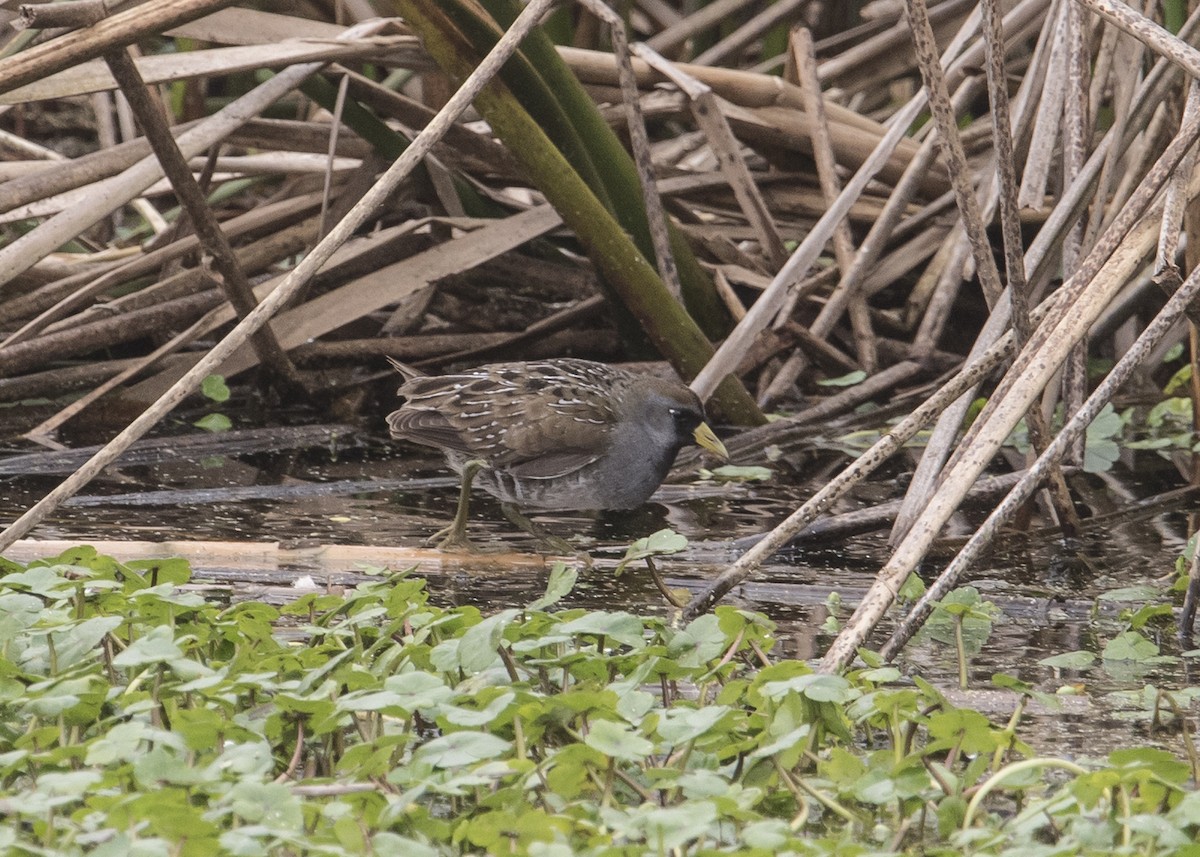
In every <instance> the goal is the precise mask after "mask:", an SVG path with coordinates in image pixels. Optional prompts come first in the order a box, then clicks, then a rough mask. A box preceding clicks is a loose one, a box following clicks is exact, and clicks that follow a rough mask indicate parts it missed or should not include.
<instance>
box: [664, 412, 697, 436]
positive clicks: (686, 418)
mask: <svg viewBox="0 0 1200 857" xmlns="http://www.w3.org/2000/svg"><path fill="white" fill-rule="evenodd" d="M667 413H669V414H670V415H671V419H673V420H674V421H675V425H677V426H680V427H681V428H683V429H686V430H687V431H691V430H692V428H693V427H694V426H695V424H696V423H698V422H699V421H700V418H699V417H697V416H696V414H694V413H692V412H691V411H689V410H686V409H685V408H667Z"/></svg>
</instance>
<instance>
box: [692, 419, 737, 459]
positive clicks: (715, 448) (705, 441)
mask: <svg viewBox="0 0 1200 857" xmlns="http://www.w3.org/2000/svg"><path fill="white" fill-rule="evenodd" d="M692 437H694V438H695V439H696V443H697V444H699V445H700V446H702V447H704V448H705V449H707V450H708V451H709V452H711V453H712V454H713V455H718V456H720V457H721V459H722V460H723V461H728V460H729V451H728V450H727V449H725V444H723V443H721V439H720V438H719V437H717V436H716V435H715V434H713V430H712V429H710V428H709V427H708V423H700V425H698V426H696V430H695V431H694V432H693V433H692Z"/></svg>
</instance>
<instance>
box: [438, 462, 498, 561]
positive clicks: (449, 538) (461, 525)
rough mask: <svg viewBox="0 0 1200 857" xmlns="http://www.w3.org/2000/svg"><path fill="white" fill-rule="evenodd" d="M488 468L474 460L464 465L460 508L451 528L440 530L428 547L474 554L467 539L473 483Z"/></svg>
mask: <svg viewBox="0 0 1200 857" xmlns="http://www.w3.org/2000/svg"><path fill="white" fill-rule="evenodd" d="M485 467H487V462H486V461H481V460H480V459H478V458H475V459H472V460H470V461H468V462H467V463H466V464H464V465H463V470H462V485H461V486H460V488H459V492H458V507H457V508H456V509H455V511H454V520H453V521H452V522H451V523H450V526H448V527H444V528H443V529H440V530H438V531H437V532H436V533H434V534H433V535H432V536H430V537H429V539H428V541H426V542H425V544H426V545H427V546H430V547H436V548H437V549H438V550H440V551H467V552H471V553H474V551H475V546H474V545H473V544H471V540H470V539H468V538H467V518H468V517H469V514H470V510H471V483H472V482H474V481H475V474H476V473H478V472H479V471H480V470H482V469H483V468H485Z"/></svg>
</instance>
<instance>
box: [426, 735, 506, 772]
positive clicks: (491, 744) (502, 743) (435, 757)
mask: <svg viewBox="0 0 1200 857" xmlns="http://www.w3.org/2000/svg"><path fill="white" fill-rule="evenodd" d="M511 747H512V743H511V742H509V741H506V740H504V739H503V738H500V737H497V736H496V735H489V734H487V733H484V732H451V733H450V734H449V735H443V736H441V737H440V738H434V739H433V740H432V741H430V742H429V743H428V744H425V745H424V746H422V747H421V748H420V749H419V750H417V751H416V753H414V754H413V760H414V761H419V762H422V763H424V764H427V765H432V766H433V767H435V768H457V767H461V766H462V765H473V764H475V763H476V762H482V761H483V760H484V759H494V758H496V757H497V756H499V755H501V754H503V753H506V752H508V750H509V749H510V748H511Z"/></svg>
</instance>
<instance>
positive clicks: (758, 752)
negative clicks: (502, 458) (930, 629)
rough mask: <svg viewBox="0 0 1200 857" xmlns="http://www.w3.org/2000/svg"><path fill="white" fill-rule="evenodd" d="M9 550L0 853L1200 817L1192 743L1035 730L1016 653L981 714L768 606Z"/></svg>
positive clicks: (849, 837) (948, 829) (414, 846)
mask: <svg viewBox="0 0 1200 857" xmlns="http://www.w3.org/2000/svg"><path fill="white" fill-rule="evenodd" d="M3 571H4V576H3V578H0V608H2V610H3V616H4V617H5V618H4V621H3V622H0V665H2V668H3V678H2V680H0V713H2V716H0V736H2V737H0V741H2V742H3V746H4V747H5V750H4V751H3V752H2V753H0V779H2V782H3V790H4V798H3V799H2V800H0V815H2V816H4V817H5V823H4V824H3V825H0V845H2V846H3V847H4V849H5V851H6V853H14V854H18V853H19V854H55V855H64V856H65V855H74V854H85V853H87V854H100V855H110V854H111V855H127V854H168V853H170V854H197V855H199V854H215V853H226V854H362V853H376V854H405V855H438V854H464V853H487V854H511V853H518V854H531V855H564V857H565V855H615V854H644V853H656V854H702V853H703V854H719V853H737V854H750V855H753V854H762V855H773V854H803V855H821V854H828V855H835V854H836V855H844V854H856V853H865V852H866V851H867V850H869V851H871V853H878V854H882V853H891V852H901V851H903V852H904V853H912V854H917V853H920V854H941V853H945V854H951V853H953V854H1013V853H1042V852H1043V849H1045V848H1047V847H1052V848H1053V849H1054V853H1056V854H1111V853H1121V852H1123V851H1126V850H1128V851H1129V852H1130V853H1140V854H1154V853H1163V854H1166V853H1173V854H1187V853H1192V852H1191V851H1189V848H1190V847H1191V846H1189V843H1191V842H1193V841H1194V840H1195V838H1196V836H1197V835H1200V796H1198V795H1197V793H1196V792H1195V791H1192V790H1191V789H1189V788H1188V787H1187V784H1188V783H1189V782H1191V781H1194V780H1195V777H1196V773H1197V771H1196V760H1195V758H1194V756H1192V757H1191V762H1190V763H1189V762H1186V761H1182V760H1180V759H1177V758H1176V757H1175V756H1174V755H1173V754H1171V753H1169V752H1166V751H1164V750H1160V749H1152V748H1144V749H1137V748H1132V747H1130V748H1127V749H1122V750H1118V751H1115V752H1113V753H1111V754H1110V755H1109V756H1108V757H1107V758H1104V759H1079V760H1077V761H1067V760H1065V759H1056V758H1052V757H1046V756H1039V755H1037V754H1036V753H1035V752H1033V750H1032V749H1031V748H1030V747H1029V746H1027V745H1026V744H1025V743H1024V741H1023V740H1022V730H1021V725H1020V724H1021V716H1022V712H1023V711H1025V710H1026V709H1027V707H1028V706H1036V707H1042V708H1045V707H1052V708H1058V709H1059V710H1062V706H1061V705H1060V703H1059V701H1057V700H1056V699H1055V698H1054V697H1053V696H1047V695H1045V694H1039V693H1036V692H1034V691H1032V690H1031V689H1030V688H1029V687H1028V686H1025V685H1023V684H1022V683H1021V682H1020V681H1018V680H1016V679H1014V678H1005V679H1004V680H1003V681H1001V680H998V681H997V684H998V685H1000V686H1001V687H1003V688H1004V692H1003V693H1002V694H1001V697H1002V698H1001V700H1000V704H1001V705H1002V706H1007V707H1008V713H1007V715H1006V716H1004V715H1002V716H1001V717H1000V718H999V719H998V725H997V724H996V723H994V722H993V720H995V718H994V717H993V719H992V720H990V719H989V718H988V717H987V716H985V715H984V714H982V713H980V712H979V711H976V710H973V709H972V708H971V707H968V706H966V705H964V704H963V703H962V702H961V700H960V701H958V702H951V701H950V700H949V699H947V697H946V695H944V694H943V693H941V692H939V691H938V690H937V689H935V688H933V687H932V686H930V685H928V684H927V683H925V682H923V681H921V680H919V679H917V680H915V681H913V680H906V679H904V678H903V677H902V676H901V674H900V672H899V671H898V670H896V669H895V668H893V667H889V666H884V665H882V664H874V665H871V666H869V667H867V668H864V669H857V670H854V671H851V672H849V673H847V674H846V675H844V676H833V675H820V674H817V673H815V672H814V671H813V669H812V668H811V667H810V666H809V665H807V664H805V663H803V662H799V661H794V660H786V659H776V658H775V657H774V656H773V654H772V649H773V647H774V644H775V636H774V633H773V627H774V626H773V624H772V623H771V621H770V620H768V619H767V618H766V617H764V616H762V615H760V614H755V613H750V612H746V611H740V610H736V609H733V608H730V607H720V608H718V609H717V610H716V611H715V612H714V613H713V614H709V615H705V616H703V617H700V618H698V619H696V620H694V621H692V622H690V623H687V624H686V625H682V626H676V625H673V624H671V623H669V622H667V621H664V620H663V619H659V618H649V617H644V616H637V615H634V614H631V613H627V612H620V611H587V610H580V609H566V610H556V609H555V605H556V602H558V601H559V599H561V598H563V597H564V596H566V595H568V593H569V592H570V590H571V587H572V585H573V583H574V579H575V578H574V573H573V572H572V571H570V570H568V569H566V568H564V567H558V568H556V569H555V570H554V571H553V572H552V573H551V575H550V577H549V584H548V586H547V590H546V593H545V595H544V596H543V597H541V598H539V599H537V600H536V601H534V602H532V603H531V604H529V605H528V606H527V607H525V608H523V609H521V608H512V609H506V610H502V611H499V612H496V613H493V614H492V615H488V616H484V615H481V613H480V612H479V610H478V609H476V608H474V607H462V608H455V609H444V608H440V607H437V606H435V605H434V604H432V603H431V602H430V600H429V597H428V594H427V592H426V588H425V584H424V582H423V581H422V580H420V579H417V578H414V577H411V576H408V575H405V574H395V573H389V572H384V571H383V570H381V569H376V570H374V571H371V572H369V573H371V574H373V575H375V577H376V579H374V580H371V581H368V582H364V583H361V584H359V585H357V586H355V587H353V588H347V589H345V590H343V591H338V592H312V593H309V594H306V595H302V596H299V597H297V598H295V599H294V600H292V601H290V602H288V603H286V604H284V605H282V606H279V607H276V606H270V605H267V604H264V603H261V602H253V601H250V602H241V603H237V604H232V605H230V604H227V603H214V602H213V601H210V600H206V599H205V597H203V595H202V594H201V592H198V591H196V590H194V589H191V588H190V586H189V578H190V570H189V567H188V565H187V563H186V562H184V561H182V560H179V559H155V560H136V561H130V562H126V563H119V562H117V561H115V560H113V559H111V558H109V557H105V556H102V555H99V554H97V553H96V551H95V550H94V549H91V548H75V549H71V550H68V551H66V552H65V553H63V554H62V555H60V556H58V557H55V558H52V559H46V560H44V561H39V562H33V563H30V564H28V565H18V564H16V563H11V562H5V563H4V566H3ZM1187 697H1188V694H1175V695H1169V694H1164V695H1163V696H1162V697H1161V698H1160V699H1159V700H1157V702H1156V716H1157V718H1158V720H1159V721H1160V723H1166V722H1169V721H1172V720H1174V718H1175V717H1176V715H1177V714H1178V713H1179V708H1180V706H1186V704H1187ZM995 703H996V700H992V704H993V705H995ZM1069 708H1070V707H1069V706H1067V709H1068V710H1069ZM1178 722H1179V721H1177V725H1178ZM1182 738H1183V741H1184V743H1185V744H1187V745H1189V746H1190V744H1191V738H1190V736H1189V735H1188V733H1187V732H1186V731H1185V732H1184V733H1183V736H1182Z"/></svg>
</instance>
